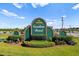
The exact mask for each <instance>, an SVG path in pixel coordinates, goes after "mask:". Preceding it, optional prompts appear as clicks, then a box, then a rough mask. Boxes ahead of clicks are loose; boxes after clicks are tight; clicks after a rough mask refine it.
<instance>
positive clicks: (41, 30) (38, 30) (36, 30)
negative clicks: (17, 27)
mask: <svg viewBox="0 0 79 59" xmlns="http://www.w3.org/2000/svg"><path fill="white" fill-rule="evenodd" d="M35 32H43V29H35Z"/></svg>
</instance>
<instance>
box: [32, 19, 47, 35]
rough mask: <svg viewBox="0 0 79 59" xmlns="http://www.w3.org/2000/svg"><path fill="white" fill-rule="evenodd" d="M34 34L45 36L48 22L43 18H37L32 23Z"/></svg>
mask: <svg viewBox="0 0 79 59" xmlns="http://www.w3.org/2000/svg"><path fill="white" fill-rule="evenodd" d="M31 28H32V29H31V34H32V36H45V35H46V22H45V21H44V20H43V19H41V18H36V19H35V20H34V21H33V22H32V25H31Z"/></svg>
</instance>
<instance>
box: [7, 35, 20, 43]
mask: <svg viewBox="0 0 79 59" xmlns="http://www.w3.org/2000/svg"><path fill="white" fill-rule="evenodd" d="M19 38H20V36H9V37H8V38H7V42H9V43H12V42H17V41H18V39H19Z"/></svg>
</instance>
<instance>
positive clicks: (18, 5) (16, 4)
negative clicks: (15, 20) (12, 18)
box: [13, 3, 24, 9]
mask: <svg viewBox="0 0 79 59" xmlns="http://www.w3.org/2000/svg"><path fill="white" fill-rule="evenodd" d="M13 5H14V6H15V7H17V8H19V9H20V8H22V7H23V6H24V4H22V3H13Z"/></svg>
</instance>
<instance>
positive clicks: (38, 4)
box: [31, 3, 48, 8]
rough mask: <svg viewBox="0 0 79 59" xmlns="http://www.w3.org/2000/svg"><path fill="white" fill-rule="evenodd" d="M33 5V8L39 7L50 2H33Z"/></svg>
mask: <svg viewBox="0 0 79 59" xmlns="http://www.w3.org/2000/svg"><path fill="white" fill-rule="evenodd" d="M31 5H32V6H33V8H37V7H44V6H46V5H48V3H32V4H31Z"/></svg>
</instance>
